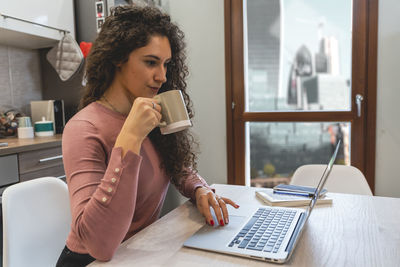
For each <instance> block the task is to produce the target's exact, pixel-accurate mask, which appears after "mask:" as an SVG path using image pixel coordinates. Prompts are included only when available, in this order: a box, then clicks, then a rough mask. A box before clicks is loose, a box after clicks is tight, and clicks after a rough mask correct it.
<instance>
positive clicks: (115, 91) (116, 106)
mask: <svg viewBox="0 0 400 267" xmlns="http://www.w3.org/2000/svg"><path fill="white" fill-rule="evenodd" d="M102 101H103V104H106V106H107V107H108V108H110V109H112V110H114V111H116V112H118V113H120V114H123V115H128V114H129V112H130V110H131V107H132V103H133V99H132V100H131V96H130V95H129V94H127V93H126V90H123V89H122V88H121V87H118V86H116V85H114V84H112V85H111V86H110V87H109V88H108V89H107V90H106V92H105V93H104V94H103V97H102Z"/></svg>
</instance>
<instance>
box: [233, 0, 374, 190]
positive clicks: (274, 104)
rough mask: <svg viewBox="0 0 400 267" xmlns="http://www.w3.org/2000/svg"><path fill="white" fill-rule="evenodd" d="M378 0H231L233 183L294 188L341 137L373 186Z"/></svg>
mask: <svg viewBox="0 0 400 267" xmlns="http://www.w3.org/2000/svg"><path fill="white" fill-rule="evenodd" d="M376 2H377V1H367V0H354V1H353V2H351V1H348V0H326V1H318V0H307V1H303V0H268V1H266V0H251V1H246V0H243V1H233V0H226V1H225V15H226V55H227V59H226V69H227V103H228V105H227V125H228V130H227V131H228V132H227V134H228V150H229V151H228V161H229V163H228V164H229V165H228V174H229V178H228V182H229V183H231V184H246V185H250V184H251V185H254V186H273V185H274V184H275V183H281V182H285V183H287V182H289V179H290V176H291V174H292V173H293V172H294V171H295V169H296V168H297V167H299V166H300V165H303V164H310V163H326V162H327V160H328V158H329V157H330V155H331V149H332V146H333V145H334V144H335V142H336V141H337V139H338V138H341V139H343V143H344V146H342V149H341V153H340V157H339V159H338V161H337V162H336V163H337V164H351V165H353V166H356V167H358V168H359V169H360V170H361V171H362V172H364V174H365V175H366V177H367V180H368V182H369V184H370V186H371V188H373V185H374V177H373V176H374V161H375V159H374V157H375V133H374V131H375V105H376V104H375V103H376V97H375V95H376V70H375V68H376V24H377V20H376V16H377V11H376V9H373V8H372V7H373V6H374V5H375V6H377V3H376ZM368 12H369V13H368ZM367 15H369V16H367ZM367 18H368V19H369V20H367ZM367 72H368V76H366V75H365V73H367ZM367 99H368V101H366V100H367ZM271 178H273V179H271Z"/></svg>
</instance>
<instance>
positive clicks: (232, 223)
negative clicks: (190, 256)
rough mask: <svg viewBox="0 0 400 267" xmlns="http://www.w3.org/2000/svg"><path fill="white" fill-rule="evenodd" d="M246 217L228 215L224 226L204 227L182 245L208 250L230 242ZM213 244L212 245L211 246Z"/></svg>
mask: <svg viewBox="0 0 400 267" xmlns="http://www.w3.org/2000/svg"><path fill="white" fill-rule="evenodd" d="M245 222H246V217H244V216H237V215H229V223H228V224H226V225H225V226H219V225H214V226H213V227H212V226H209V225H204V226H203V227H202V228H200V230H198V231H197V232H196V233H195V234H194V235H192V236H191V237H190V238H189V239H188V240H186V241H185V243H184V245H185V246H189V247H192V246H194V247H200V248H201V247H207V248H210V246H211V247H213V246H214V245H220V244H226V243H227V242H230V241H231V240H232V239H233V237H234V234H235V233H237V232H238V231H239V230H240V229H241V227H243V226H244V223H245ZM211 244H213V245H211Z"/></svg>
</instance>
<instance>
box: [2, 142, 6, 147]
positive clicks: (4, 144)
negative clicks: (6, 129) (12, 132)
mask: <svg viewBox="0 0 400 267" xmlns="http://www.w3.org/2000/svg"><path fill="white" fill-rule="evenodd" d="M2 146H8V143H6V142H4V143H0V147H2Z"/></svg>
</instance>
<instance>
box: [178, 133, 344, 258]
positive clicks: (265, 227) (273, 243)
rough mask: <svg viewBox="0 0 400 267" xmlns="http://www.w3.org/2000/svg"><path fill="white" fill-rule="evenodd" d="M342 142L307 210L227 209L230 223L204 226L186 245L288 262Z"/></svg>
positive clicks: (336, 149)
mask: <svg viewBox="0 0 400 267" xmlns="http://www.w3.org/2000/svg"><path fill="white" fill-rule="evenodd" d="M340 143H341V141H340V140H339V142H338V143H337V145H336V148H335V151H334V153H333V155H332V157H331V159H330V161H329V163H328V165H327V167H326V169H325V171H324V173H323V174H322V177H321V179H320V180H319V183H318V186H317V187H316V189H315V194H314V196H313V197H312V198H311V199H310V203H309V206H308V207H307V209H306V210H304V209H297V208H285V207H270V206H258V205H257V206H254V205H241V206H240V208H239V209H234V208H232V207H230V206H228V212H229V224H227V225H225V226H224V227H220V226H214V227H211V226H209V225H205V226H203V227H202V228H200V230H198V231H197V232H196V233H194V234H193V235H192V236H191V237H190V238H189V239H187V240H186V241H185V242H184V244H183V245H184V246H186V247H190V248H196V249H202V250H208V251H214V252H219V253H225V254H231V255H236V256H241V257H247V258H253V259H257V260H262V261H269V262H275V263H284V262H286V261H288V260H289V258H290V256H291V255H292V253H293V250H294V248H295V246H296V244H297V242H298V240H299V239H300V236H301V233H302V232H303V229H304V227H305V225H306V223H307V220H308V218H309V217H310V214H311V211H312V209H313V208H314V206H315V203H316V202H317V199H318V197H319V195H320V192H321V190H322V189H323V187H324V185H325V183H326V180H327V179H328V177H329V174H330V172H331V170H332V166H333V163H334V162H335V159H336V155H337V153H338V150H339V146H340ZM214 220H215V218H214Z"/></svg>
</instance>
